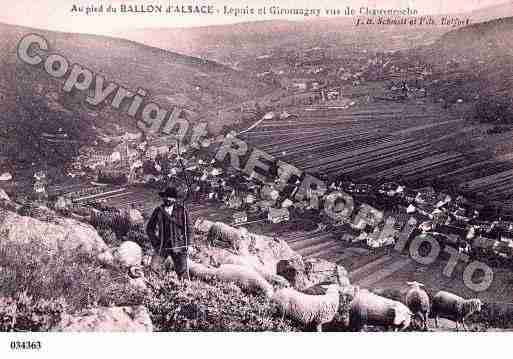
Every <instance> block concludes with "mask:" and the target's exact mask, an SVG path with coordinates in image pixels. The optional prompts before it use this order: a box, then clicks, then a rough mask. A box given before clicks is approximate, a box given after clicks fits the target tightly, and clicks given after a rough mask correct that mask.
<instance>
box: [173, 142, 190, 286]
mask: <svg viewBox="0 0 513 359" xmlns="http://www.w3.org/2000/svg"><path fill="white" fill-rule="evenodd" d="M176 152H177V153H178V162H179V163H180V167H181V168H182V173H183V176H184V179H185V185H186V186H187V194H186V195H185V197H184V199H183V201H182V206H183V209H184V231H183V232H184V237H185V272H186V273H187V279H188V280H191V276H190V274H189V238H188V236H189V235H188V233H187V228H188V226H189V223H187V208H186V201H187V199H188V198H189V195H190V192H191V186H190V185H189V179H188V178H187V173H186V171H185V166H184V164H183V161H182V157H181V153H180V139H179V138H176Z"/></svg>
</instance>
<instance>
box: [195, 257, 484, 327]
mask: <svg viewBox="0 0 513 359" xmlns="http://www.w3.org/2000/svg"><path fill="white" fill-rule="evenodd" d="M189 266H190V267H189V269H190V271H191V274H192V275H193V276H194V277H196V278H201V279H215V280H220V281H226V282H233V283H236V284H237V285H238V286H239V287H241V288H244V289H246V290H249V291H251V292H255V293H262V294H263V295H264V296H266V297H267V298H268V299H269V300H270V302H272V303H274V304H275V305H276V306H277V307H278V309H279V311H280V313H281V315H282V318H284V317H285V316H287V317H289V318H291V319H293V320H295V321H296V322H298V323H301V324H302V325H303V326H305V327H306V328H315V329H316V330H317V331H322V329H323V325H325V324H328V323H334V322H338V323H340V325H341V326H342V327H343V329H350V330H353V331H361V330H362V329H364V327H365V326H366V325H371V326H379V327H384V328H385V329H387V330H389V329H393V330H396V331H403V330H405V329H408V328H410V327H411V326H412V323H413V322H414V321H415V320H420V322H421V326H422V327H423V329H424V330H429V328H428V321H427V320H428V316H429V315H431V316H432V317H434V318H435V325H436V327H438V318H446V319H450V320H453V321H455V322H456V329H459V324H462V325H463V328H464V329H465V330H467V327H466V324H465V319H466V318H468V317H469V316H470V315H472V314H473V313H476V312H479V311H480V310H481V306H482V302H481V300H480V299H463V298H461V297H459V296H457V295H455V294H452V293H449V292H445V291H440V292H438V293H437V294H436V295H435V296H434V297H433V299H432V300H430V297H429V296H428V294H427V293H426V291H425V290H424V289H423V284H421V283H417V282H409V283H408V290H407V292H406V293H405V295H404V296H403V298H402V300H395V299H391V298H387V297H385V296H382V295H379V294H376V293H373V292H371V291H369V290H366V289H360V288H359V287H356V286H351V285H347V284H345V283H344V284H345V285H340V284H341V283H343V279H340V280H339V282H338V283H337V284H327V285H325V286H323V287H324V288H325V289H326V292H325V294H321V295H319V294H309V293H305V292H300V291H298V290H297V289H295V288H293V287H290V286H283V285H280V284H281V283H277V282H274V283H272V284H271V283H269V282H268V281H267V280H266V279H265V278H264V277H263V276H261V275H260V274H259V273H257V272H256V271H254V270H252V269H251V268H249V267H247V266H243V265H238V264H223V265H221V266H220V267H218V268H210V267H207V266H205V265H203V264H200V263H195V262H193V261H190V262H189ZM275 288H277V289H275ZM347 311H348V313H347ZM340 318H344V319H343V320H340Z"/></svg>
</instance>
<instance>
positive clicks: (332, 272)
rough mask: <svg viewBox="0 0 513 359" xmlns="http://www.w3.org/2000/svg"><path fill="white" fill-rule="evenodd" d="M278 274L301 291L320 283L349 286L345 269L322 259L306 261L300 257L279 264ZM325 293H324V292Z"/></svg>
mask: <svg viewBox="0 0 513 359" xmlns="http://www.w3.org/2000/svg"><path fill="white" fill-rule="evenodd" d="M277 274H278V275H280V276H282V277H284V278H286V279H287V280H288V281H289V282H290V284H291V285H292V286H293V287H294V288H296V289H297V290H299V291H303V290H306V289H308V288H311V287H313V286H316V285H317V284H319V283H325V284H330V283H333V284H340V285H341V286H343V287H344V286H347V285H349V284H350V283H349V278H348V275H347V271H346V270H345V269H344V267H342V266H339V265H337V264H334V263H331V262H328V261H325V260H322V259H307V260H304V259H303V258H301V257H300V256H296V257H293V258H290V259H288V260H281V261H280V262H278V267H277ZM322 293H323V292H322Z"/></svg>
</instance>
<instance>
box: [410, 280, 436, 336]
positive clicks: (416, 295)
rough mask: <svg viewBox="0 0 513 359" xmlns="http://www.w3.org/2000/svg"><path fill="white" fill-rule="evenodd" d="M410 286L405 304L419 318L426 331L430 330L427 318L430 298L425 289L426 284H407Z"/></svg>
mask: <svg viewBox="0 0 513 359" xmlns="http://www.w3.org/2000/svg"><path fill="white" fill-rule="evenodd" d="M406 284H407V285H408V286H409V289H408V291H407V292H406V296H405V302H406V305H407V306H408V308H410V310H411V311H412V313H413V315H414V316H419V317H420V318H421V320H422V324H423V325H424V329H425V330H428V324H427V318H428V315H429V310H430V301H429V296H428V295H427V293H426V291H425V290H424V289H423V288H424V284H422V283H419V282H407V283H406Z"/></svg>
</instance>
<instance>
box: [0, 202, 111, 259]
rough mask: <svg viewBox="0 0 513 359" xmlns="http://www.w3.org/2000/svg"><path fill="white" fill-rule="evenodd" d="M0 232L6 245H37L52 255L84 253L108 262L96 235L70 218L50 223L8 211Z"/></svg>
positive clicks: (108, 257)
mask: <svg viewBox="0 0 513 359" xmlns="http://www.w3.org/2000/svg"><path fill="white" fill-rule="evenodd" d="M0 232H2V233H3V234H4V236H3V237H2V240H3V241H6V242H7V243H12V244H19V245H28V246H38V247H40V248H44V249H46V250H48V251H51V252H55V253H56V254H57V253H59V252H61V251H64V252H66V253H84V254H89V255H92V256H94V257H97V258H99V259H100V260H102V261H103V262H107V263H112V259H113V258H112V254H111V253H110V251H109V248H108V247H107V245H106V244H105V242H104V241H103V239H102V238H101V237H100V236H99V235H98V232H96V230H95V229H94V228H93V227H92V226H91V225H88V224H85V223H82V222H79V221H76V220H74V219H70V218H63V217H59V216H55V217H54V218H53V219H52V221H41V220H38V219H35V218H32V217H29V216H21V215H19V214H16V213H13V212H9V213H7V214H6V215H5V216H4V217H3V221H2V222H1V223H0Z"/></svg>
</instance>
